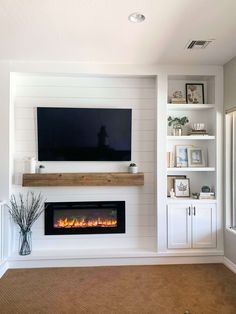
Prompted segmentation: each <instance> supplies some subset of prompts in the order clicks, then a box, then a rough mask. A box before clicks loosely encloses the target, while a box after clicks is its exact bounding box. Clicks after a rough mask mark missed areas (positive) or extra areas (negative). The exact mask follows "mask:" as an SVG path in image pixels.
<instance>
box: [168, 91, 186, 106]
mask: <svg viewBox="0 0 236 314" xmlns="http://www.w3.org/2000/svg"><path fill="white" fill-rule="evenodd" d="M170 101H171V103H172V104H186V98H184V97H183V94H182V92H181V91H179V90H177V91H175V92H174V93H173V97H171V99H170Z"/></svg>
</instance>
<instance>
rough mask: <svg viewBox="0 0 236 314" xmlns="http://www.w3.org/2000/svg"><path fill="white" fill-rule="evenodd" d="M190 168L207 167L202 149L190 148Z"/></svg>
mask: <svg viewBox="0 0 236 314" xmlns="http://www.w3.org/2000/svg"><path fill="white" fill-rule="evenodd" d="M188 166H189V167H205V166H206V162H205V157H204V151H203V149H202V148H200V147H188Z"/></svg>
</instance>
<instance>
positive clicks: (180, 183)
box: [174, 178, 190, 197]
mask: <svg viewBox="0 0 236 314" xmlns="http://www.w3.org/2000/svg"><path fill="white" fill-rule="evenodd" d="M174 189H175V196H176V197H190V180H189V179H188V178H185V179H175V180H174Z"/></svg>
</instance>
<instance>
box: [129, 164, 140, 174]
mask: <svg viewBox="0 0 236 314" xmlns="http://www.w3.org/2000/svg"><path fill="white" fill-rule="evenodd" d="M128 170H129V173H137V172H138V166H137V165H136V164H135V163H131V164H130V165H129V168H128Z"/></svg>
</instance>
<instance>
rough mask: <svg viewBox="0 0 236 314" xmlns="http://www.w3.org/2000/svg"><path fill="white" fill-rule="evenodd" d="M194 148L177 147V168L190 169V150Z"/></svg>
mask: <svg viewBox="0 0 236 314" xmlns="http://www.w3.org/2000/svg"><path fill="white" fill-rule="evenodd" d="M190 147H192V146H186V145H176V146H175V166H176V167H177V168H186V167H188V148H190Z"/></svg>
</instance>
